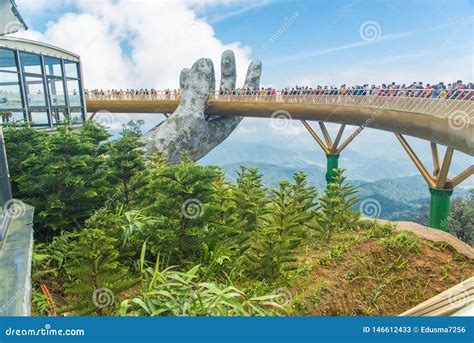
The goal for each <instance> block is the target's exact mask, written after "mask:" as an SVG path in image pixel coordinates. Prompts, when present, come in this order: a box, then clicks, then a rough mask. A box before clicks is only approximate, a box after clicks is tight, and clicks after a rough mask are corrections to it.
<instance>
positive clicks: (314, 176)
mask: <svg viewBox="0 0 474 343" xmlns="http://www.w3.org/2000/svg"><path fill="white" fill-rule="evenodd" d="M240 166H245V167H252V168H258V169H259V170H260V172H261V173H262V174H263V183H264V184H265V185H266V186H268V187H277V186H278V183H279V182H280V181H282V180H292V178H293V175H294V174H295V173H298V172H300V171H303V172H305V173H306V175H307V176H308V183H309V184H311V185H313V186H315V187H316V188H317V189H318V190H321V189H324V187H325V186H326V180H325V177H324V175H325V173H326V172H325V171H323V170H321V169H320V168H319V167H317V166H308V165H306V167H304V168H295V167H282V166H277V165H274V164H270V163H258V162H250V161H243V162H241V163H231V164H226V165H223V166H220V167H221V168H222V170H223V171H224V172H225V174H226V178H227V180H228V181H230V182H235V180H236V178H237V171H238V170H239V169H240Z"/></svg>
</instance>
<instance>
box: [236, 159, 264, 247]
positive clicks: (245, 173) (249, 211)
mask: <svg viewBox="0 0 474 343" xmlns="http://www.w3.org/2000/svg"><path fill="white" fill-rule="evenodd" d="M267 193H268V191H267V189H266V188H265V187H264V186H263V182H262V174H261V173H260V172H259V171H258V169H255V168H246V167H243V166H241V167H240V171H239V172H238V173H237V185H236V187H235V190H234V196H233V200H234V203H235V222H234V224H233V226H234V228H235V233H236V235H237V236H238V243H239V245H240V247H241V253H243V252H245V250H247V249H248V248H249V247H250V246H249V244H248V241H249V240H250V239H251V238H252V236H253V235H254V234H255V233H256V231H257V228H258V225H259V223H260V220H261V218H262V216H263V215H265V214H266V213H268V206H267V205H268V203H269V198H268V194H267Z"/></svg>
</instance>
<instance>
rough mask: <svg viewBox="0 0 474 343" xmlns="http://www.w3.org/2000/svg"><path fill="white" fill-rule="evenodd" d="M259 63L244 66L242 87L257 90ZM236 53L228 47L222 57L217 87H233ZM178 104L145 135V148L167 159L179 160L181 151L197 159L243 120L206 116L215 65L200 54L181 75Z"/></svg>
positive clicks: (213, 82) (177, 161) (260, 68)
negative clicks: (156, 151)
mask: <svg viewBox="0 0 474 343" xmlns="http://www.w3.org/2000/svg"><path fill="white" fill-rule="evenodd" d="M261 73H262V63H261V62H260V61H252V62H251V63H250V65H249V67H248V70H247V77H246V79H245V84H244V87H243V88H244V89H249V90H257V89H258V88H259V86H260V76H261ZM236 78H237V73H236V67H235V56H234V53H233V52H232V51H230V50H226V51H224V53H223V54H222V58H221V84H220V91H221V92H223V91H225V90H226V89H227V90H229V89H231V90H233V89H235V85H236ZM180 88H181V98H180V102H179V106H178V108H177V109H176V111H174V113H173V114H172V115H170V116H169V118H167V119H166V120H165V121H163V122H162V123H160V124H159V125H157V126H155V127H154V128H153V129H151V130H150V131H148V132H147V133H146V134H145V135H144V139H145V141H146V148H147V150H148V151H154V150H158V151H160V152H162V153H163V154H164V155H165V156H166V157H167V158H168V161H169V162H170V163H179V162H180V161H181V154H182V153H183V152H186V153H187V154H188V156H189V157H190V158H191V159H192V160H194V161H197V160H199V159H200V158H201V157H203V156H205V155H206V154H207V153H208V152H210V151H211V150H212V149H214V148H215V147H216V146H217V145H219V144H220V143H222V141H224V140H225V139H226V138H227V137H228V136H229V135H230V134H231V133H232V131H234V129H235V128H236V127H237V125H238V124H239V123H240V121H241V120H242V117H214V118H211V120H208V119H209V118H208V116H207V115H206V113H205V112H206V103H207V98H208V96H209V93H210V91H214V88H215V76H214V65H213V64H212V61H211V60H210V59H208V58H201V59H199V60H198V61H196V62H195V63H194V65H193V66H192V68H191V69H187V68H185V69H183V70H182V71H181V75H180Z"/></svg>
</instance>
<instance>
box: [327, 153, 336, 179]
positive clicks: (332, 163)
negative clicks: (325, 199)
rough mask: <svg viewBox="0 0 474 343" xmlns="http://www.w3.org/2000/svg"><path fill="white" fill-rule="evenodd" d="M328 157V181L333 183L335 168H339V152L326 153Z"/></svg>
mask: <svg viewBox="0 0 474 343" xmlns="http://www.w3.org/2000/svg"><path fill="white" fill-rule="evenodd" d="M326 158H327V171H326V182H327V183H331V182H332V181H333V179H334V176H335V173H334V169H337V168H339V154H326Z"/></svg>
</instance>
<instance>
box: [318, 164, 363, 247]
mask: <svg viewBox="0 0 474 343" xmlns="http://www.w3.org/2000/svg"><path fill="white" fill-rule="evenodd" d="M335 173H336V174H335V176H334V181H333V182H330V183H329V184H328V185H327V188H326V190H325V191H324V195H323V196H321V198H320V199H319V203H320V205H321V209H320V211H319V212H318V215H317V220H316V223H315V227H314V229H316V230H317V231H319V232H320V234H321V235H322V236H323V237H324V238H325V239H327V240H329V239H331V237H332V236H333V234H334V233H335V232H337V231H340V230H351V229H354V228H355V226H356V224H357V222H358V221H359V218H360V213H359V212H357V211H354V210H353V209H352V208H353V207H354V205H355V204H356V203H357V201H358V200H359V199H358V197H357V196H356V194H357V190H356V189H355V187H353V186H351V185H350V184H348V183H346V177H345V176H344V175H343V173H344V170H343V169H337V170H335Z"/></svg>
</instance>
